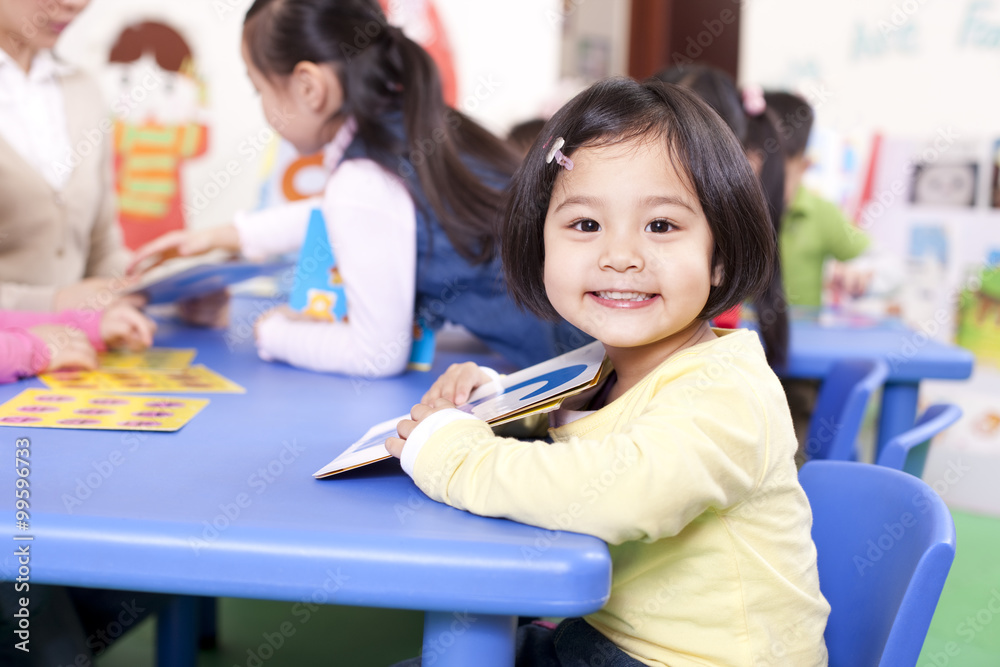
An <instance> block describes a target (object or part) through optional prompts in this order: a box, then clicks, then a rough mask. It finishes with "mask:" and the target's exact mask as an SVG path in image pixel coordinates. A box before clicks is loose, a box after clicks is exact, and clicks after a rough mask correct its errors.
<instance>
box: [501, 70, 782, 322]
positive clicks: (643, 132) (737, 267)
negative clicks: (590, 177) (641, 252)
mask: <svg viewBox="0 0 1000 667" xmlns="http://www.w3.org/2000/svg"><path fill="white" fill-rule="evenodd" d="M556 137H562V138H563V139H564V140H565V142H566V144H565V145H564V146H563V148H562V151H563V153H564V154H566V155H567V156H572V154H573V152H574V151H575V150H577V149H579V148H590V147H597V146H607V145H611V144H620V143H627V142H630V141H634V140H641V141H662V142H663V143H664V145H665V146H666V147H667V150H668V153H669V155H670V157H671V161H672V163H673V165H674V168H675V169H676V170H677V173H678V174H680V175H681V176H682V178H685V179H686V180H687V182H688V183H689V184H690V185H691V187H692V188H693V190H694V192H695V193H696V194H697V196H698V200H699V202H700V203H701V206H702V210H703V211H704V212H705V217H706V218H707V219H708V224H709V227H710V228H711V230H712V237H713V239H714V248H713V251H712V265H713V266H716V265H721V267H722V274H723V276H722V282H721V283H720V284H719V286H718V287H713V288H712V289H711V291H710V292H709V296H708V301H707V302H706V304H705V307H704V308H703V309H702V311H701V313H700V314H699V317H700V318H703V319H709V318H711V317H714V316H716V315H718V314H719V313H722V312H723V311H725V310H728V309H729V308H732V307H733V306H735V305H736V304H738V303H740V302H741V301H743V300H744V299H747V298H750V297H753V296H755V295H756V294H758V293H759V292H761V291H762V290H763V289H765V287H766V286H767V282H768V279H769V277H770V275H771V273H772V271H773V267H774V265H775V263H776V261H777V260H776V257H777V250H776V245H775V243H776V242H775V236H774V232H773V229H772V227H771V224H770V222H769V220H768V212H767V205H766V203H765V201H764V195H763V193H762V192H761V188H760V182H759V181H758V179H757V177H756V175H755V174H754V172H753V169H752V168H751V167H750V164H749V163H748V162H747V159H746V156H745V155H744V153H743V149H742V147H741V146H740V144H739V142H738V141H737V140H736V137H735V136H733V133H732V132H731V131H730V130H729V128H728V127H726V125H725V124H724V123H723V122H722V121H721V120H720V119H719V117H718V116H717V115H716V114H715V113H713V112H712V110H711V109H710V108H709V107H708V106H707V105H706V104H705V103H704V102H702V101H701V100H700V99H698V97H697V96H696V95H694V94H693V93H691V92H690V91H688V90H685V89H683V88H681V87H679V86H674V85H670V84H662V83H660V82H658V81H647V82H645V83H639V82H636V81H633V80H632V79H624V78H614V79H607V80H604V81H600V82H598V83H596V84H594V85H593V86H591V87H590V88H588V89H587V90H585V91H583V92H582V93H580V94H579V95H577V96H576V97H574V98H573V99H572V100H571V101H570V102H569V103H568V104H566V106H564V107H563V108H562V109H560V110H559V111H558V112H557V113H556V114H555V116H553V117H552V118H551V119H550V120H549V121H548V122H547V123H546V124H545V127H544V128H543V129H542V133H541V135H540V136H539V138H538V141H536V142H535V145H534V146H532V148H531V150H530V151H529V152H528V155H527V157H525V159H524V162H523V163H522V165H521V167H520V169H518V171H517V173H515V174H514V179H513V181H512V182H511V187H510V192H509V195H508V198H507V201H506V205H505V207H504V212H503V216H502V218H501V225H502V229H501V234H500V238H501V245H500V250H501V258H502V260H503V264H504V271H505V273H506V276H507V285H508V287H509V289H510V291H511V294H512V295H513V297H514V300H515V301H516V302H517V303H518V304H520V305H521V306H523V307H525V308H528V309H529V310H531V311H532V312H534V313H536V314H538V315H540V316H542V317H550V318H551V317H555V316H556V312H555V310H554V309H553V307H552V304H551V303H550V302H549V300H548V297H547V296H546V294H545V286H544V280H543V275H544V273H543V271H544V269H543V266H544V261H545V248H544V241H543V229H544V226H545V217H546V214H547V213H548V209H549V200H550V199H551V196H552V188H553V186H554V185H555V181H556V176H557V175H558V174H559V172H560V171H562V169H563V167H561V166H559V165H558V164H556V163H554V162H553V163H546V161H545V156H546V152H547V149H548V145H549V144H550V143H551V142H552V141H553V140H554V139H555V138H556Z"/></svg>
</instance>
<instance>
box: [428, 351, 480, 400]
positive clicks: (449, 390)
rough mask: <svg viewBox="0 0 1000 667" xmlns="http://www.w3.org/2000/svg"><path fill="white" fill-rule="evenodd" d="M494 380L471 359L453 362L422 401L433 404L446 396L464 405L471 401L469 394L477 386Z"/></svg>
mask: <svg viewBox="0 0 1000 667" xmlns="http://www.w3.org/2000/svg"><path fill="white" fill-rule="evenodd" d="M492 381H493V377H492V376H490V375H489V374H488V373H486V372H485V371H483V369H481V368H480V367H479V366H477V365H476V364H475V363H473V362H471V361H467V362H465V363H464V364H452V365H451V366H449V367H448V370H446V371H445V372H444V374H443V375H441V377H439V378H438V379H437V380H435V381H434V384H433V385H431V388H430V389H428V390H427V393H426V394H424V397H423V398H421V399H420V402H421V403H426V404H427V405H431V404H432V403H433V401H434V400H435V399H438V398H444V399H447V400H448V401H451V402H452V403H454V404H455V405H462V404H464V403H467V402H468V401H469V396H471V395H472V392H473V391H475V390H476V388H477V387H481V386H482V385H484V384H489V383H490V382H492Z"/></svg>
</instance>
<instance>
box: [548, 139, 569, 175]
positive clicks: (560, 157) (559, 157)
mask: <svg viewBox="0 0 1000 667" xmlns="http://www.w3.org/2000/svg"><path fill="white" fill-rule="evenodd" d="M565 145H566V141H565V140H564V139H563V138H562V137H556V140H555V141H554V142H553V143H552V148H550V149H549V152H548V153H546V154H545V164H548V163H550V162H552V160H553V159H554V160H555V161H556V162H557V163H559V164H561V165H562V166H564V167H566V170H567V171H569V170H572V169H573V161H572V160H570V159H569V158H568V157H566V156H565V155H564V154H563V152H562V151H561V150H559V149H560V148H562V147H563V146H565Z"/></svg>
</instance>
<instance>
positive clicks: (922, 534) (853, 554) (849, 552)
mask: <svg viewBox="0 0 1000 667" xmlns="http://www.w3.org/2000/svg"><path fill="white" fill-rule="evenodd" d="M799 480H800V481H801V483H802V487H803V488H804V489H805V492H806V495H807V496H808V497H809V504H810V505H811V506H812V512H813V527H812V537H813V541H814V542H815V543H816V553H817V563H818V566H819V585H820V590H822V592H823V595H824V596H825V597H826V599H827V601H828V602H829V603H830V607H831V611H830V619H829V621H828V622H827V625H826V632H825V634H824V637H825V638H826V646H827V649H828V650H829V652H830V666H831V667H839V666H847V667H856V666H857V665H881V666H883V667H887V666H889V665H892V666H894V667H900V666H902V665H909V666H912V665H916V664H917V658H918V656H919V655H920V649H921V647H922V646H923V643H924V639H925V637H926V636H927V628H928V627H929V626H930V622H931V617H932V616H933V615H934V609H935V607H936V606H937V602H938V598H939V597H940V596H941V589H942V588H943V587H944V582H945V579H946V578H947V577H948V570H949V569H951V563H952V561H953V560H954V558H955V524H954V522H953V521H952V518H951V514H950V512H949V511H948V508H947V507H946V506H945V504H944V501H942V500H941V498H940V496H938V495H937V493H935V492H934V490H933V489H931V488H930V487H929V486H927V484H925V483H924V482H923V481H921V480H920V479H918V478H917V477H914V476H912V475H908V474H906V473H904V472H900V471H898V470H893V469H891V468H886V467H882V466H875V465H871V464H867V463H857V462H853V461H811V462H809V463H806V464H805V465H804V466H803V467H802V470H801V471H800V474H799Z"/></svg>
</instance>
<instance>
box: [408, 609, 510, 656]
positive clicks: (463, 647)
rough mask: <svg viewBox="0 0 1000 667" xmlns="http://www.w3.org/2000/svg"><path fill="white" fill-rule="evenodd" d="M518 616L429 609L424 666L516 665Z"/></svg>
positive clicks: (425, 635)
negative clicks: (515, 646)
mask: <svg viewBox="0 0 1000 667" xmlns="http://www.w3.org/2000/svg"><path fill="white" fill-rule="evenodd" d="M516 630H517V617H516V616H491V615H487V614H466V613H463V612H439V611H429V612H427V613H426V614H425V615H424V648H423V651H422V653H421V655H422V657H423V664H424V665H435V667H469V665H476V667H513V665H514V635H515V633H516Z"/></svg>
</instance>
